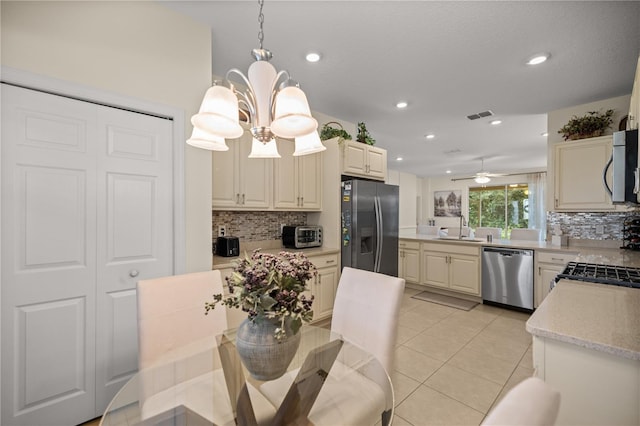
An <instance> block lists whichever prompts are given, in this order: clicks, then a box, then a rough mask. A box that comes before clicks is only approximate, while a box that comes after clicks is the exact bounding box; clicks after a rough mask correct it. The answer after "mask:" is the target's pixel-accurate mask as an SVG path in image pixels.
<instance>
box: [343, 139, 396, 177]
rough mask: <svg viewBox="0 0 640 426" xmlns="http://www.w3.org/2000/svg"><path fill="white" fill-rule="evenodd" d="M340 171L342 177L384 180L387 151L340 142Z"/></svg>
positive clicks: (356, 143) (349, 142) (357, 143)
mask: <svg viewBox="0 0 640 426" xmlns="http://www.w3.org/2000/svg"><path fill="white" fill-rule="evenodd" d="M342 143H343V144H344V145H343V148H342V157H341V170H342V174H343V175H348V176H359V177H366V178H370V179H376V180H382V181H383V180H385V179H386V177H387V151H386V150H385V149H382V148H376V147H374V146H371V145H367V144H364V143H360V142H354V141H347V140H345V141H343V142H342Z"/></svg>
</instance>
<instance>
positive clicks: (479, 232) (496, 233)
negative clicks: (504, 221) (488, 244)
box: [474, 227, 502, 240]
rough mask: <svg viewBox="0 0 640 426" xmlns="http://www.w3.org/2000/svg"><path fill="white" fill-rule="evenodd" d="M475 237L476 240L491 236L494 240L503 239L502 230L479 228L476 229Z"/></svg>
mask: <svg viewBox="0 0 640 426" xmlns="http://www.w3.org/2000/svg"><path fill="white" fill-rule="evenodd" d="M474 235H475V236H476V238H486V236H487V235H491V236H492V237H493V238H494V239H496V240H499V239H500V238H501V237H502V228H489V227H479V228H476V230H475V233H474Z"/></svg>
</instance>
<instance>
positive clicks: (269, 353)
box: [236, 316, 300, 381]
mask: <svg viewBox="0 0 640 426" xmlns="http://www.w3.org/2000/svg"><path fill="white" fill-rule="evenodd" d="M279 326H280V321H278V320H272V319H269V318H265V317H261V316H259V317H257V318H255V320H254V321H250V320H249V319H248V318H247V319H245V320H244V321H243V322H242V323H241V324H240V327H238V332H237V335H236V348H237V350H238V354H239V355H240V359H241V360H242V363H243V364H244V366H245V367H246V368H247V370H248V371H249V374H251V377H253V378H254V379H257V380H263V381H264V380H274V379H277V378H278V377H281V376H282V375H283V374H284V373H286V372H287V368H288V367H289V364H291V361H292V360H293V357H294V356H295V354H296V352H297V351H298V347H299V346H300V333H299V332H298V333H296V334H293V331H291V327H290V321H289V319H288V318H287V320H286V321H285V327H284V329H285V331H286V337H285V338H283V339H281V340H277V339H276V338H275V330H276V328H278V327H279Z"/></svg>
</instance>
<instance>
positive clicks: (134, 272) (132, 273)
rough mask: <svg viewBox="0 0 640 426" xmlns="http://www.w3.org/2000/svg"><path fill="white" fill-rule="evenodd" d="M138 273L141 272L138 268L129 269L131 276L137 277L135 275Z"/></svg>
mask: <svg viewBox="0 0 640 426" xmlns="http://www.w3.org/2000/svg"><path fill="white" fill-rule="evenodd" d="M138 274H139V272H138V270H137V269H132V270H130V271H129V276H130V277H131V278H135V277H137V276H138Z"/></svg>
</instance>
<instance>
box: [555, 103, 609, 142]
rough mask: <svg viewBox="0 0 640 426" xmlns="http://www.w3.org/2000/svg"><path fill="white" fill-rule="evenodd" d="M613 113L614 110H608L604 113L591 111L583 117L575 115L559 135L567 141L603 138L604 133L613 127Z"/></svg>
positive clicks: (559, 131)
mask: <svg viewBox="0 0 640 426" xmlns="http://www.w3.org/2000/svg"><path fill="white" fill-rule="evenodd" d="M613 111H614V110H612V109H608V110H607V111H605V112H604V113H602V112H599V111H589V112H588V113H587V114H585V115H583V116H582V117H577V116H575V115H574V116H573V117H571V120H569V122H568V123H567V124H565V125H564V126H563V127H562V128H561V129H560V130H558V133H560V134H562V136H563V138H564V140H565V141H566V140H575V139H585V138H593V137H597V136H602V134H603V133H604V131H605V130H607V129H608V128H610V127H611V123H612V122H613V118H612V117H613Z"/></svg>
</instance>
